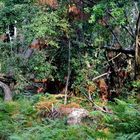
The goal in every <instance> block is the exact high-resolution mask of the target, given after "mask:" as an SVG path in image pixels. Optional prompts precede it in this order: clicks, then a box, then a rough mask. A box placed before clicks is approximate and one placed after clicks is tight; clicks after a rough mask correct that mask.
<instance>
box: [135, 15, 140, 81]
mask: <svg viewBox="0 0 140 140" xmlns="http://www.w3.org/2000/svg"><path fill="white" fill-rule="evenodd" d="M135 78H136V79H140V13H139V15H138V19H137V24H136V46H135Z"/></svg>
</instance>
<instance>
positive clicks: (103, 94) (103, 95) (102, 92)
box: [97, 79, 108, 101]
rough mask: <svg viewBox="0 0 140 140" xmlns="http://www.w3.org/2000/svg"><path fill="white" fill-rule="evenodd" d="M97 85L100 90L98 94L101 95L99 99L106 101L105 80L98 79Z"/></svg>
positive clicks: (106, 88) (106, 89)
mask: <svg viewBox="0 0 140 140" xmlns="http://www.w3.org/2000/svg"><path fill="white" fill-rule="evenodd" d="M97 83H98V87H99V90H100V96H101V99H102V100H103V101H107V100H108V86H107V84H106V82H105V80H104V79H100V80H98V82H97Z"/></svg>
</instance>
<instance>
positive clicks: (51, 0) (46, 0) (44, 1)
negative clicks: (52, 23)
mask: <svg viewBox="0 0 140 140" xmlns="http://www.w3.org/2000/svg"><path fill="white" fill-rule="evenodd" d="M38 4H40V5H48V6H50V7H51V8H53V9H57V8H58V1H57V0H38Z"/></svg>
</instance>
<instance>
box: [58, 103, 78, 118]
mask: <svg viewBox="0 0 140 140" xmlns="http://www.w3.org/2000/svg"><path fill="white" fill-rule="evenodd" d="M76 108H80V105H79V104H76V103H70V104H67V105H61V106H60V107H59V111H60V112H61V114H63V115H69V114H70V113H71V112H72V111H74V110H75V109H76Z"/></svg>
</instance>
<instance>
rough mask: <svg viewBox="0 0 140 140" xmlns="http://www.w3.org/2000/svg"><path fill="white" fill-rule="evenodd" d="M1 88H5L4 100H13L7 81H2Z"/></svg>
mask: <svg viewBox="0 0 140 140" xmlns="http://www.w3.org/2000/svg"><path fill="white" fill-rule="evenodd" d="M0 88H2V89H3V92H4V101H11V100H12V92H11V90H10V88H9V86H7V85H6V84H5V83H3V82H1V81H0Z"/></svg>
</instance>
